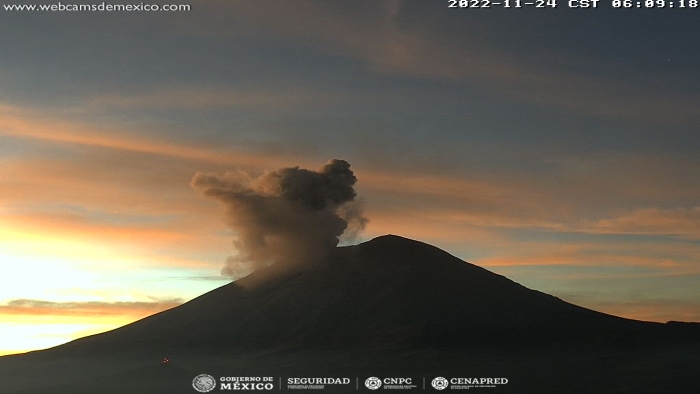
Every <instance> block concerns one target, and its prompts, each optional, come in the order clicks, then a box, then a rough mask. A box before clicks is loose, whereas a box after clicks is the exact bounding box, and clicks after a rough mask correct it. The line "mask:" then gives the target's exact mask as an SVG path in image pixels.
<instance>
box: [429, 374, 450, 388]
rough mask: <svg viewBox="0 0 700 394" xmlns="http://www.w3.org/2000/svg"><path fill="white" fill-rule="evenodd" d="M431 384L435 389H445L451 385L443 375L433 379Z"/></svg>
mask: <svg viewBox="0 0 700 394" xmlns="http://www.w3.org/2000/svg"><path fill="white" fill-rule="evenodd" d="M431 384H432V385H433V388H435V390H444V389H446V388H447V386H449V385H450V382H448V381H447V379H445V378H443V377H442V376H438V377H437V378H435V379H433V382H432V383H431Z"/></svg>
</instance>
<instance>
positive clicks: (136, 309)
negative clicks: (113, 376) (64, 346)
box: [0, 298, 183, 317]
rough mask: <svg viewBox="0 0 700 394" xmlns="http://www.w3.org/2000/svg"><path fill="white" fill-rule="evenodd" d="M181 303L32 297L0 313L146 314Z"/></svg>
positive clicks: (8, 305)
mask: <svg viewBox="0 0 700 394" xmlns="http://www.w3.org/2000/svg"><path fill="white" fill-rule="evenodd" d="M182 303H183V300H182V299H180V298H172V299H164V300H156V301H152V302H143V301H136V302H103V301H88V302H53V301H43V300H34V299H16V300H11V301H9V302H7V303H6V304H5V305H0V315H41V316H45V315H46V316H111V315H116V316H134V317H136V316H139V317H141V316H147V315H152V314H154V313H157V312H161V311H164V310H166V309H170V308H174V307H176V306H178V305H180V304H182Z"/></svg>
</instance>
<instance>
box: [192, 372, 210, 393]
mask: <svg viewBox="0 0 700 394" xmlns="http://www.w3.org/2000/svg"><path fill="white" fill-rule="evenodd" d="M192 387H194V389H195V390H197V391H199V392H200V393H208V392H210V391H212V390H214V387H216V379H214V377H213V376H211V375H207V374H205V373H203V374H201V375H197V376H196V377H195V378H194V379H193V380H192Z"/></svg>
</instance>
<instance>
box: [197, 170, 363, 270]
mask: <svg viewBox="0 0 700 394" xmlns="http://www.w3.org/2000/svg"><path fill="white" fill-rule="evenodd" d="M355 182H357V178H355V175H354V174H353V173H352V171H351V170H350V164H349V163H348V162H346V161H344V160H337V159H333V160H331V161H329V162H328V163H326V164H325V165H324V166H322V167H321V168H319V169H318V170H317V171H312V170H306V169H303V168H299V167H289V168H281V169H278V170H275V171H271V172H267V173H265V174H263V175H261V176H260V177H258V178H255V179H251V178H250V177H249V176H247V175H246V174H245V173H242V172H238V173H226V174H225V175H223V176H218V175H214V174H203V173H197V174H196V175H195V176H194V178H192V182H191V186H192V188H193V189H195V190H197V191H199V192H200V193H201V194H202V195H204V196H207V197H212V198H215V199H217V200H218V201H219V202H221V203H222V204H223V205H224V206H225V207H226V221H227V223H228V225H229V226H230V227H231V228H232V229H233V230H234V231H235V232H236V234H237V238H236V239H234V246H235V247H236V249H237V250H238V254H237V255H236V256H232V257H229V258H228V259H227V261H226V265H225V266H224V268H223V269H222V271H221V272H222V274H224V275H227V276H231V277H233V278H237V277H240V276H243V275H244V274H246V273H249V272H251V271H253V270H256V269H259V268H262V267H264V266H267V265H270V264H279V265H285V266H287V265H292V266H295V265H299V264H304V263H311V262H315V261H318V260H319V259H322V258H324V257H325V256H326V255H327V254H328V253H329V252H331V251H332V250H333V248H335V247H336V246H337V245H338V242H339V237H340V236H341V235H342V234H343V232H344V231H345V230H346V229H348V227H350V230H351V232H352V233H353V234H356V233H357V232H359V231H361V230H362V229H363V228H364V226H365V224H366V223H367V220H366V219H365V218H364V217H363V215H362V209H361V207H360V206H359V203H358V202H357V200H356V199H355V197H356V193H355V190H354V188H353V185H354V184H355Z"/></svg>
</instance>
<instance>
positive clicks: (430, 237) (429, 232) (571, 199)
mask: <svg viewBox="0 0 700 394" xmlns="http://www.w3.org/2000/svg"><path fill="white" fill-rule="evenodd" d="M3 3H4V4H10V2H9V1H4V2H3ZM36 3H37V4H39V3H51V1H50V0H37V1H36ZM271 4H272V3H271ZM447 5H448V4H447V2H446V1H445V2H435V3H425V2H416V1H400V0H397V1H389V0H387V1H380V2H375V1H358V2H353V3H345V2H343V3H324V2H314V1H306V0H293V1H285V2H278V3H274V5H271V6H270V7H262V6H260V5H259V4H258V5H256V4H255V3H254V2H244V1H241V2H229V3H226V2H210V3H206V4H205V3H202V4H199V3H198V4H197V5H196V7H195V6H194V5H193V6H192V9H191V10H190V11H187V12H165V13H158V12H143V13H139V12H131V13H127V12H122V13H120V12H104V13H91V12H63V13H60V12H19V11H8V10H7V9H3V10H2V11H0V25H2V26H3V29H5V30H4V31H5V33H6V34H5V36H6V37H8V39H7V40H5V41H4V42H3V43H0V57H1V58H2V59H3V61H2V62H1V63H0V64H2V65H0V89H2V92H3V95H2V98H0V165H1V166H2V169H3V171H0V235H1V237H0V264H1V266H2V268H3V272H2V279H0V331H2V332H3V335H2V337H0V355H3V354H11V353H17V352H25V351H31V350H37V349H43V348H48V347H52V346H56V345H60V344H62V343H66V342H68V341H70V340H73V339H76V338H79V337H83V336H85V335H91V334H95V333H99V332H103V331H107V330H111V329H114V328H117V327H120V326H123V325H125V324H128V323H131V322H133V321H136V320H138V319H141V318H143V317H146V316H149V315H152V314H154V313H157V312H160V311H162V310H165V309H168V308H172V307H174V306H177V305H180V304H182V303H184V302H187V301H188V300H191V299H192V298H194V297H197V296H199V295H201V294H204V293H206V292H208V291H210V290H213V289H215V288H217V287H219V286H221V285H223V284H225V283H227V282H228V281H230V279H231V278H230V277H229V276H225V275H222V273H221V271H222V269H224V267H225V266H226V267H229V263H230V262H231V261H235V260H236V256H240V253H242V251H241V249H240V248H237V247H236V246H235V245H234V243H233V241H234V238H235V237H236V236H241V234H240V233H236V231H235V230H234V229H233V228H232V227H231V225H230V223H231V220H230V218H229V217H228V216H227V214H228V213H227V212H226V211H225V209H224V208H222V204H224V205H225V202H224V203H222V202H221V201H214V200H212V199H210V198H205V197H203V196H202V195H201V194H200V193H198V191H200V190H195V189H193V187H192V186H191V184H192V182H193V178H194V177H195V175H196V174H213V175H212V177H218V178H216V179H219V180H221V179H229V178H226V177H227V176H228V177H237V178H236V179H238V178H241V179H243V178H244V179H246V182H247V180H250V179H256V178H258V177H261V176H262V175H263V174H265V173H268V172H270V171H275V170H276V169H280V168H291V167H296V166H298V167H300V168H301V169H310V170H316V169H318V168H319V167H320V166H322V165H324V163H327V162H328V161H329V160H331V159H342V160H347V162H348V163H349V164H350V166H351V170H352V171H353V173H354V175H355V176H356V178H357V183H356V184H355V185H354V191H355V192H356V193H357V197H354V196H353V198H354V199H356V200H357V201H358V203H359V204H361V206H362V209H363V212H364V216H363V217H364V218H366V219H368V221H367V222H366V226H364V231H362V232H360V233H359V235H358V236H357V237H356V238H353V237H349V238H347V239H344V238H343V237H341V245H347V244H352V243H357V242H361V241H362V240H368V239H372V238H375V237H377V236H380V235H383V234H388V233H393V234H400V235H401V236H404V237H407V238H410V239H416V240H419V241H421V242H425V243H428V244H431V245H435V246H437V247H439V248H441V249H443V250H446V251H447V252H449V253H451V254H453V255H455V256H457V257H459V258H460V259H463V260H465V261H467V262H469V263H471V264H475V265H478V266H480V267H483V268H486V269H488V270H489V271H492V272H495V273H497V274H500V275H504V276H506V277H508V278H510V279H512V280H513V281H515V282H517V283H520V284H522V285H523V286H526V287H528V288H531V289H535V290H538V291H542V292H545V293H547V294H551V295H553V296H556V297H559V298H561V299H562V300H564V301H567V302H570V303H573V304H575V305H579V306H582V307H585V308H588V309H592V310H596V311H600V312H604V313H608V314H612V315H616V316H621V317H626V318H631V319H637V320H645V321H656V322H666V321H670V320H676V321H695V322H698V321H700V260H699V259H700V257H698V256H700V203H698V196H700V174H699V173H698V172H697V171H696V169H697V168H700V155H698V152H699V151H700V134H698V133H697V127H698V124H700V115H698V111H697V108H698V107H700V93H699V92H700V90H698V89H697V87H698V86H699V84H698V82H699V79H700V76H698V75H697V72H696V70H697V69H698V67H699V66H700V54H698V52H697V50H696V46H697V38H698V35H699V33H698V32H697V30H696V29H695V28H694V26H695V21H694V19H693V15H694V14H692V13H691V12H687V11H693V10H681V9H673V10H646V9H644V10H620V9H613V8H611V7H610V5H601V6H600V8H597V9H591V10H576V9H569V8H568V7H566V5H565V2H563V3H561V4H560V5H559V6H558V7H557V8H556V9H544V10H535V9H527V8H524V9H517V10H516V9H514V10H501V9H489V10H471V9H470V10H463V9H451V8H449V7H448V6H447ZM482 11H483V12H482ZM511 11H514V12H511ZM227 173H228V175H224V174H227ZM344 203H345V200H343V202H342V203H338V204H341V205H342V204H344ZM336 208H337V207H335V206H333V207H332V210H335V209H336ZM360 216H361V215H360ZM360 227H361V226H360ZM237 253H238V254H237ZM226 272H228V273H229V274H233V275H242V273H240V272H239V271H235V270H228V271H226ZM237 272H238V273H237ZM241 272H243V271H241Z"/></svg>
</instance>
